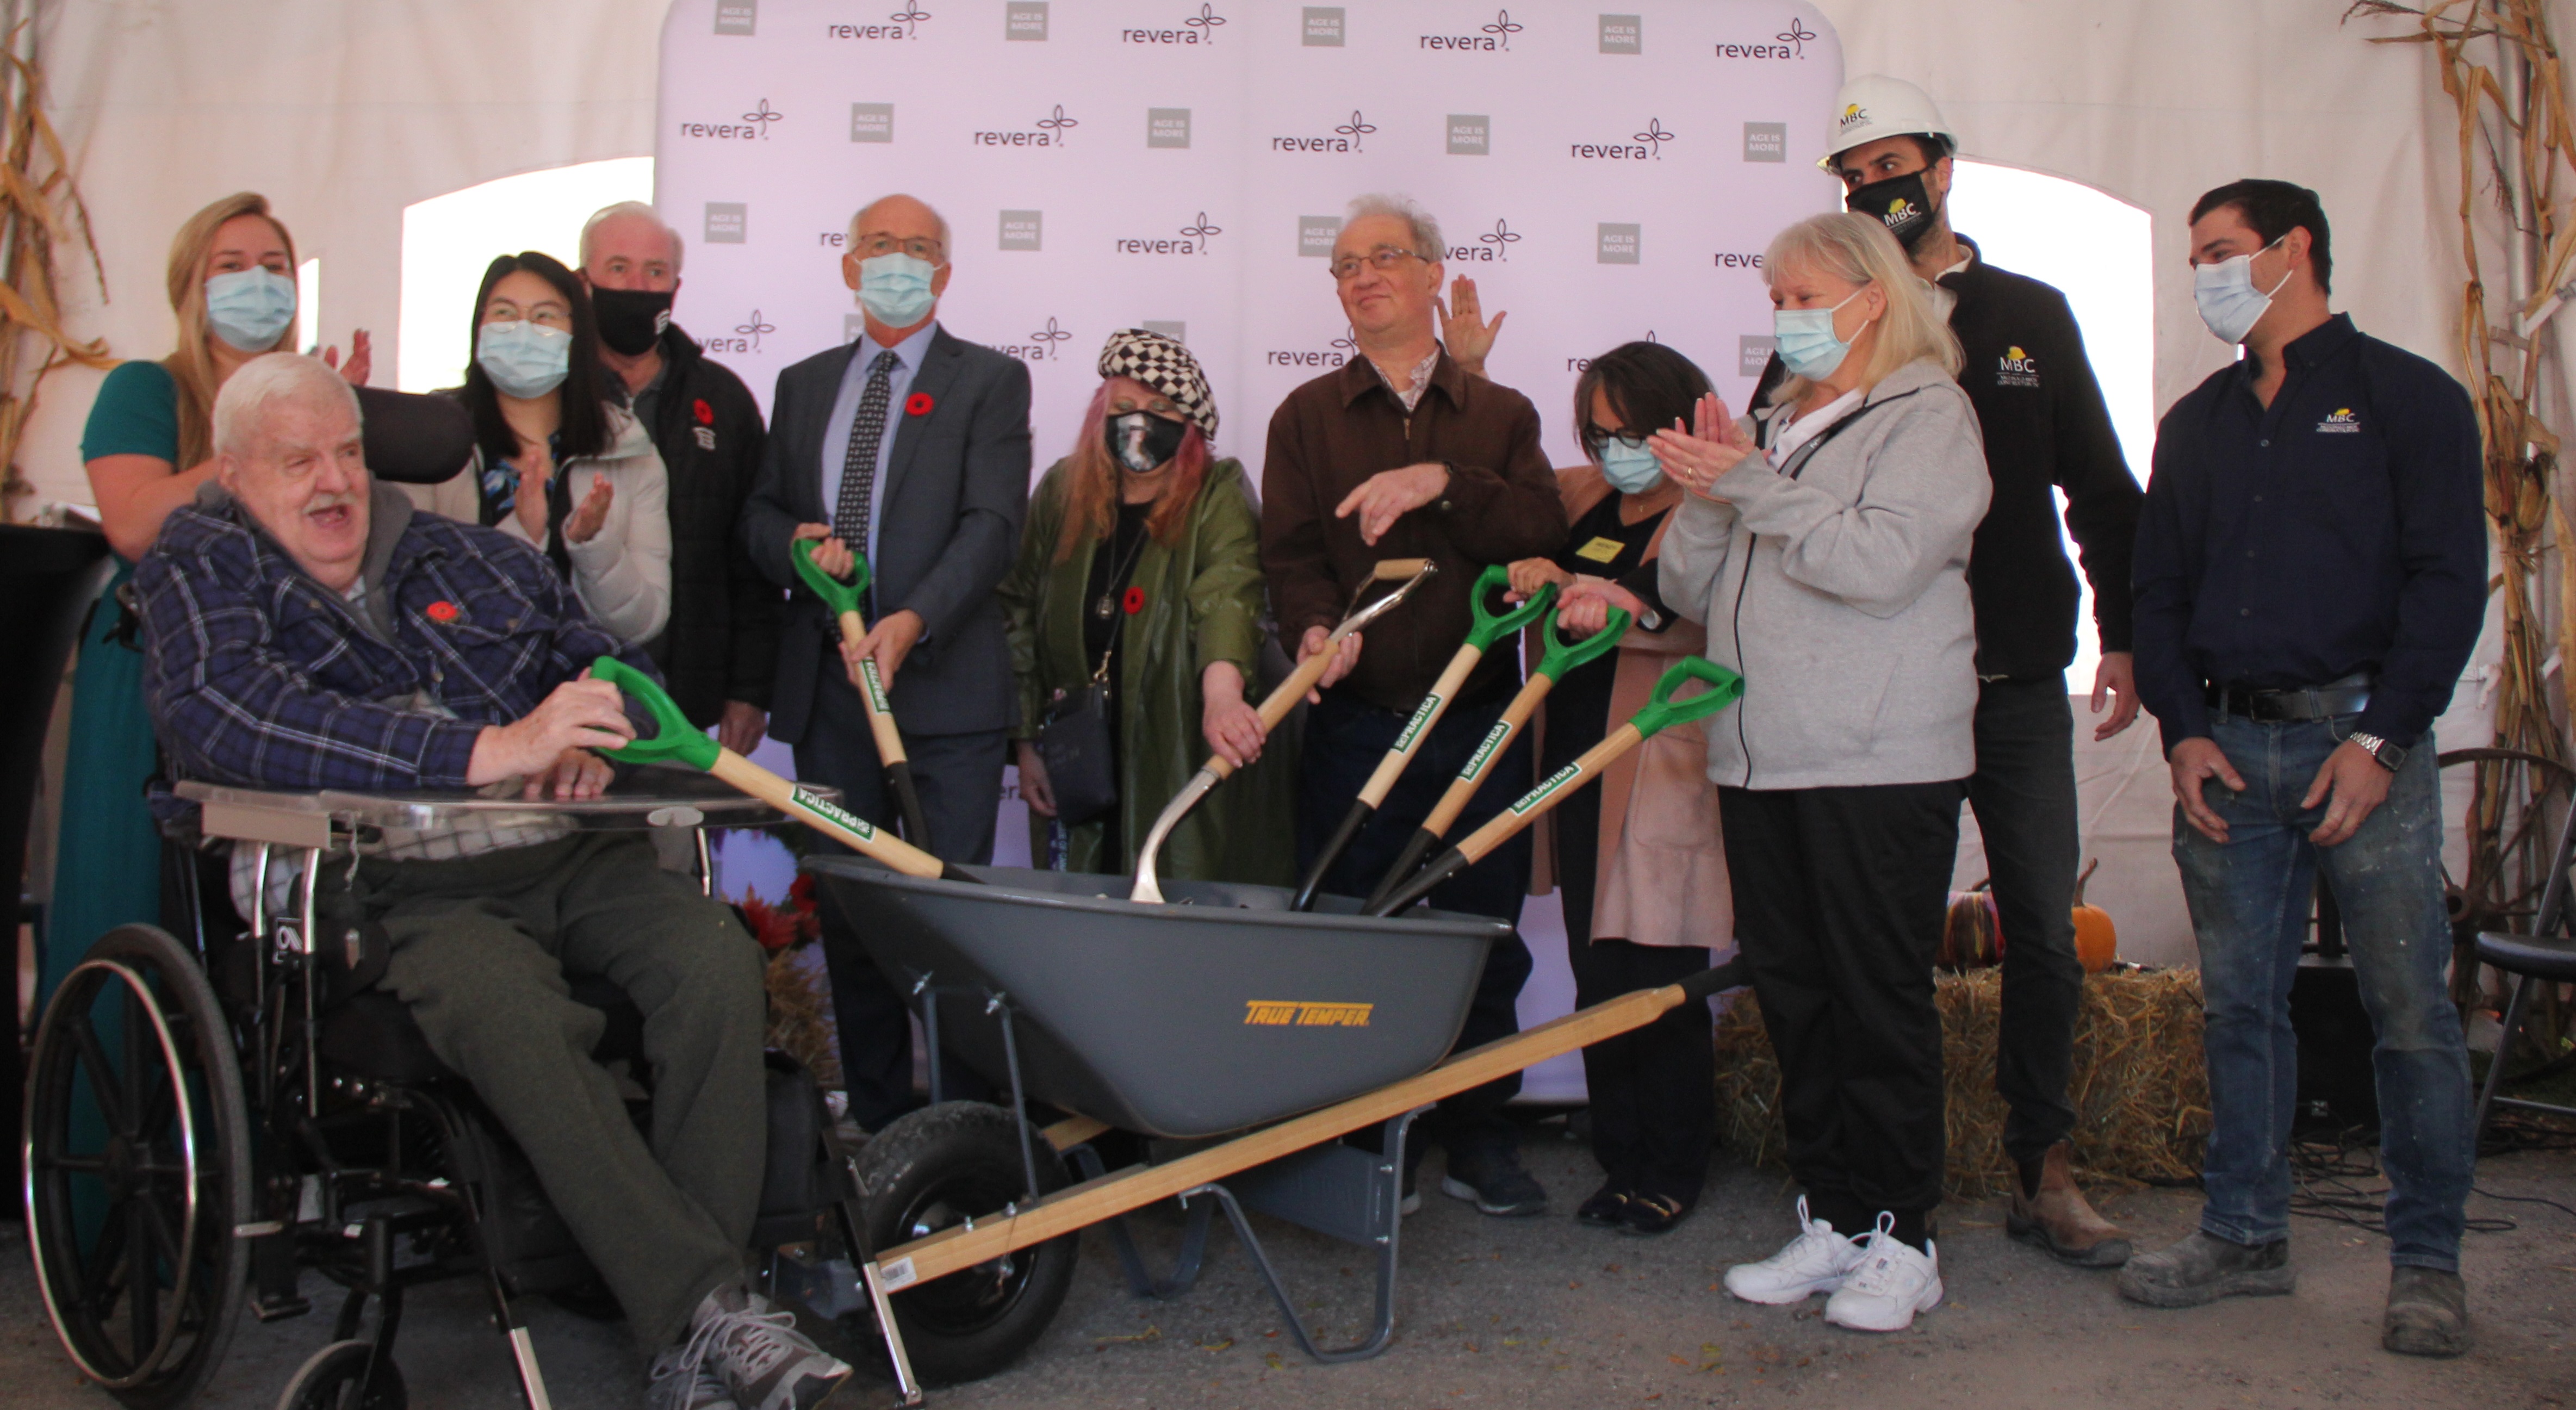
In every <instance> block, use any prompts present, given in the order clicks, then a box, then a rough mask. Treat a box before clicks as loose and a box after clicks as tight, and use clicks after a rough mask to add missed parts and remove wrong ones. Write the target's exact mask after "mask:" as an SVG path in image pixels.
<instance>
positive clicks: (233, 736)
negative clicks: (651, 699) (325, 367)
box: [134, 491, 660, 790]
mask: <svg viewBox="0 0 2576 1410" xmlns="http://www.w3.org/2000/svg"><path fill="white" fill-rule="evenodd" d="M409 511H410V505H409V503H408V502H407V501H404V500H403V499H402V498H401V495H400V493H399V492H398V491H392V492H385V493H379V494H377V495H376V496H375V498H374V500H373V503H372V512H373V513H375V514H376V515H377V516H378V517H379V518H380V519H382V518H383V517H384V516H386V515H388V514H405V513H408V512H409ZM134 585H135V588H136V592H137V595H138V596H139V598H140V599H141V603H142V613H143V628H144V654H145V665H144V692H145V697H146V700H147V703H148V704H149V706H150V709H151V712H152V723H153V726H154V728H155V729H157V730H158V731H159V733H160V736H161V744H162V747H163V748H164V749H165V750H167V751H169V754H170V757H171V759H172V761H173V762H174V763H175V764H176V765H177V768H178V771H179V772H181V773H183V774H185V775H187V776H189V777H193V778H202V779H206V780H209V781H212V782H217V783H230V784H239V785H243V786H247V787H254V788H277V789H307V790H315V789H324V788H342V789H367V790H385V789H408V788H460V789H461V788H464V787H466V786H467V785H466V781H465V771H466V766H467V764H468V763H469V761H471V760H472V758H473V756H474V741H475V739H476V737H477V736H478V735H480V734H481V733H482V730H483V727H484V726H486V725H506V724H509V723H511V722H513V721H515V720H517V719H519V718H520V717H522V716H524V715H526V714H527V713H528V712H529V711H531V710H533V709H535V708H536V707H537V705H538V704H539V702H541V701H543V700H544V699H545V698H546V696H547V694H548V693H550V692H551V691H553V689H554V688H555V687H556V686H557V685H560V684H562V683H563V682H565V681H568V680H571V679H573V678H575V677H577V676H579V675H580V674H581V672H582V670H583V669H584V668H585V667H587V666H589V664H590V663H591V661H592V659H593V658H595V657H598V656H601V655H615V656H617V657H619V658H620V659H622V660H624V661H625V662H626V663H627V664H628V665H631V666H633V667H635V668H636V669H637V670H640V671H644V672H646V673H648V674H651V675H653V676H654V677H655V678H656V679H659V677H660V673H659V672H657V671H655V670H654V668H653V663H652V661H651V659H650V658H649V657H647V656H646V655H645V654H644V652H643V651H642V650H641V649H640V648H638V649H627V648H624V647H621V645H620V644H619V643H618V641H617V639H616V638H614V637H612V636H610V635H609V634H608V633H607V632H605V631H602V630H601V629H600V628H599V627H598V625H597V624H595V623H593V622H592V621H591V620H590V617H589V615H588V614H587V613H585V612H584V611H583V610H582V607H581V605H580V602H579V601H578V600H577V599H576V598H575V597H574V596H573V594H572V590H571V588H570V587H569V586H568V585H567V584H566V583H565V582H564V581H563V579H562V578H561V577H560V576H559V575H558V574H557V573H556V572H555V570H554V568H553V566H552V565H550V564H549V563H547V562H546V560H545V557H544V555H542V554H540V553H539V552H538V551H537V550H535V549H533V548H530V547H529V546H528V545H526V544H523V543H520V542H518V541H517V540H515V539H512V538H510V537H508V536H507V535H505V534H502V533H500V532H499V531H498V530H494V529H484V528H477V527H473V526H470V525H465V524H459V523H456V522H454V521H452V520H448V519H443V518H440V517H439V516H437V515H434V514H426V513H422V514H413V515H411V517H410V522H409V523H408V524H407V525H406V526H405V527H404V528H403V530H402V533H401V536H400V538H399V539H398V540H396V542H395V545H394V549H393V554H392V557H391V559H390V561H389V562H388V563H387V564H386V566H385V569H384V573H383V577H382V580H381V581H379V580H377V579H375V578H374V577H373V576H370V578H369V580H368V583H367V589H368V592H369V593H370V594H375V593H383V594H385V595H386V603H387V605H388V606H389V607H390V609H391V616H392V621H393V640H392V641H390V642H388V641H386V640H384V639H383V638H381V637H379V636H377V635H376V634H375V633H374V631H373V630H371V629H370V627H369V626H368V625H366V624H363V623H361V622H360V620H359V617H358V611H359V609H357V608H355V607H353V606H352V605H351V604H350V603H349V602H348V601H346V600H345V599H343V598H342V597H341V596H340V594H338V593H335V592H333V591H331V590H330V589H328V588H325V587H324V586H322V585H321V584H320V583H318V582H315V581H314V580H313V579H312V578H311V577H309V576H307V575H306V574H305V572H304V570H303V569H301V568H299V567H297V566H296V564H295V561H294V560H293V559H291V558H289V557H288V556H287V555H286V552H285V550H284V549H282V548H280V547H279V546H278V544H277V542H276V541H275V540H274V539H271V538H270V537H269V536H268V535H267V533H265V532H264V531H262V530H261V529H260V528H259V527H258V526H257V524H255V523H254V522H253V521H252V520H251V518H250V516H249V514H248V513H246V512H245V511H244V510H242V508H241V507H240V506H239V505H238V504H235V503H233V502H232V500H231V499H230V498H229V497H228V496H223V495H221V494H220V493H217V494H211V495H205V496H202V497H201V498H200V499H199V501H198V502H197V503H196V504H194V505H189V506H183V507H181V508H180V509H178V510H176V511H174V512H173V513H172V514H171V515H170V517H169V519H168V521H167V522H166V523H165V524H164V525H163V526H162V529H161V536H160V538H159V539H158V540H157V541H156V542H155V543H154V544H153V546H152V549H151V551H150V552H148V553H146V554H144V556H143V561H142V562H141V563H139V564H137V565H136V567H135V570H134ZM423 693H425V694H427V695H428V696H429V697H430V698H432V699H435V700H438V701H439V702H441V703H443V704H444V705H446V706H447V708H448V709H449V710H450V711H453V712H454V718H452V719H451V718H447V717H445V716H442V715H440V714H437V713H434V712H430V711H426V710H420V709H416V708H411V707H410V704H411V702H412V701H413V700H414V698H415V697H416V696H418V695H420V694H423ZM630 713H632V707H631V706H630Z"/></svg>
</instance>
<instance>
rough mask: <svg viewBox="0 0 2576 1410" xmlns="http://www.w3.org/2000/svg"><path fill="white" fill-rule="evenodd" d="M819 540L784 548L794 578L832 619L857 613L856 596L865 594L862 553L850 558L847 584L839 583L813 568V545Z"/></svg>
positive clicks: (857, 603) (865, 583)
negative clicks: (830, 610) (827, 610)
mask: <svg viewBox="0 0 2576 1410" xmlns="http://www.w3.org/2000/svg"><path fill="white" fill-rule="evenodd" d="M819 542H821V540H819V539H798V540H796V541H795V542H794V543H791V544H789V545H787V557H788V559H789V560H790V561H792V562H793V563H795V565H796V576H798V577H800V578H803V579H804V580H805V586H807V587H809V588H812V589H813V590H814V595H815V596H816V597H819V598H821V599H823V605H824V606H826V607H829V608H831V609H832V615H833V616H836V617H837V616H839V615H840V614H842V613H844V612H856V611H858V610H859V594H860V593H863V592H866V591H867V590H868V559H867V555H866V554H863V553H853V554H851V555H850V581H848V582H846V583H845V582H842V581H841V580H840V579H838V578H836V577H833V576H832V575H831V574H829V573H826V572H824V571H823V570H822V569H821V568H818V567H816V566H815V564H814V545H815V544H817V543H819Z"/></svg>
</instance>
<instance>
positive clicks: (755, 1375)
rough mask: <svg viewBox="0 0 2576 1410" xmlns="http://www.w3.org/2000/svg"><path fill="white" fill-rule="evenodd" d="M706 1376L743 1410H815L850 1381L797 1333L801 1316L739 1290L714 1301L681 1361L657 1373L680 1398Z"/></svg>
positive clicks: (658, 1366) (702, 1310) (666, 1362)
mask: <svg viewBox="0 0 2576 1410" xmlns="http://www.w3.org/2000/svg"><path fill="white" fill-rule="evenodd" d="M706 1371H713V1372H715V1373H716V1375H717V1376H719V1377H721V1378H722V1379H723V1382H724V1386H725V1389H726V1390H728V1391H730V1392H731V1393H732V1399H733V1403H734V1404H735V1405H736V1406H738V1407H740V1410H813V1407H814V1406H817V1405H820V1404H822V1403H823V1401H824V1400H825V1399H826V1398H828V1397H829V1396H830V1395H831V1394H832V1392H834V1391H836V1390H839V1389H840V1388H841V1383H842V1382H843V1381H846V1380H848V1379H849V1378H850V1367H849V1365H848V1363H846V1362H844V1361H842V1360H840V1359H839V1358H838V1357H835V1356H833V1355H832V1354H830V1353H829V1352H826V1351H824V1350H823V1349H822V1348H821V1347H819V1346H816V1345H815V1344H814V1343H813V1342H811V1341H809V1340H807V1339H806V1338H805V1336H804V1334H803V1333H801V1332H798V1331H797V1330H796V1316H795V1314H794V1313H792V1312H788V1311H786V1310H785V1309H783V1308H773V1307H771V1306H770V1305H769V1300H768V1299H767V1298H764V1297H762V1296H761V1295H760V1294H758V1293H755V1292H748V1291H746V1290H744V1289H742V1288H739V1287H732V1288H719V1289H717V1290H716V1291H714V1292H711V1293H709V1294H707V1298H706V1301H704V1302H702V1303H700V1304H699V1305H698V1311H697V1316H696V1318H695V1320H694V1322H693V1324H692V1326H691V1328H690V1332H689V1340H688V1342H687V1343H686V1344H685V1345H684V1346H682V1347H681V1348H680V1354H679V1356H678V1358H677V1359H676V1360H674V1359H672V1358H670V1357H668V1356H667V1355H666V1356H665V1357H663V1358H662V1359H661V1360H660V1361H657V1362H656V1363H655V1366H654V1376H655V1378H656V1379H657V1380H662V1381H664V1382H665V1383H666V1384H671V1385H672V1386H673V1387H674V1392H675V1393H676V1391H677V1388H678V1387H679V1386H681V1385H686V1386H689V1387H690V1388H691V1391H690V1393H691V1394H694V1393H695V1386H696V1385H697V1383H698V1378H699V1377H700V1376H701V1375H702V1373H704V1372H706ZM684 1378H685V1379H684ZM682 1403H683V1404H687V1403H691V1402H687V1401H683V1402H682Z"/></svg>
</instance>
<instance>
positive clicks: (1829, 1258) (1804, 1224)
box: [1762, 1195, 1851, 1272]
mask: <svg viewBox="0 0 2576 1410" xmlns="http://www.w3.org/2000/svg"><path fill="white" fill-rule="evenodd" d="M1850 1242H1851V1240H1849V1239H1846V1238H1844V1237H1843V1236H1842V1235H1840V1234H1837V1233H1835V1232H1834V1231H1833V1226H1832V1225H1829V1224H1819V1223H1817V1222H1816V1221H1815V1220H1813V1219H1810V1218H1808V1217H1807V1197H1806V1196H1804V1195H1800V1196H1799V1197H1798V1237H1796V1238H1794V1239H1791V1240H1790V1241H1789V1246H1788V1247H1786V1248H1784V1249H1782V1250H1780V1251H1779V1252H1778V1253H1775V1254H1773V1255H1771V1256H1770V1257H1769V1258H1766V1259H1764V1260H1762V1266H1763V1267H1766V1268H1772V1269H1778V1270H1781V1271H1784V1272H1785V1271H1787V1270H1789V1269H1792V1268H1796V1267H1799V1266H1801V1265H1802V1264H1808V1263H1812V1264H1817V1265H1821V1266H1826V1267H1830V1266H1832V1265H1833V1264H1834V1263H1836V1262H1839V1261H1840V1260H1839V1258H1838V1257H1837V1253H1838V1247H1837V1246H1838V1245H1848V1244H1849V1243H1850Z"/></svg>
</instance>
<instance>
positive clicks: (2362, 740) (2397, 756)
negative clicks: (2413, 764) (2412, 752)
mask: <svg viewBox="0 0 2576 1410" xmlns="http://www.w3.org/2000/svg"><path fill="white" fill-rule="evenodd" d="M2344 738H2346V739H2348V740H2351V741H2352V742H2353V743H2355V744H2358V745H2360V746H2361V747H2362V748H2363V749H2364V750H2365V751H2367V752H2368V753H2369V755H2370V757H2371V760H2372V762H2374V763H2376V764H2378V765H2379V766H2380V767H2381V768H2383V769H2386V770H2388V771H2389V772H2390V773H2392V774H2393V773H2395V772H2397V771H2398V770H2399V769H2402V768H2404V767H2406V751H2405V750H2404V749H2401V748H2399V747H2398V746H2396V745H2394V744H2391V743H2389V742H2388V741H2387V740H2384V739H2382V738H2380V737H2379V736H2378V735H2375V734H2364V733H2362V732H2361V731H2360V730H2354V731H2353V732H2352V733H2350V734H2348V735H2345V736H2344Z"/></svg>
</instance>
